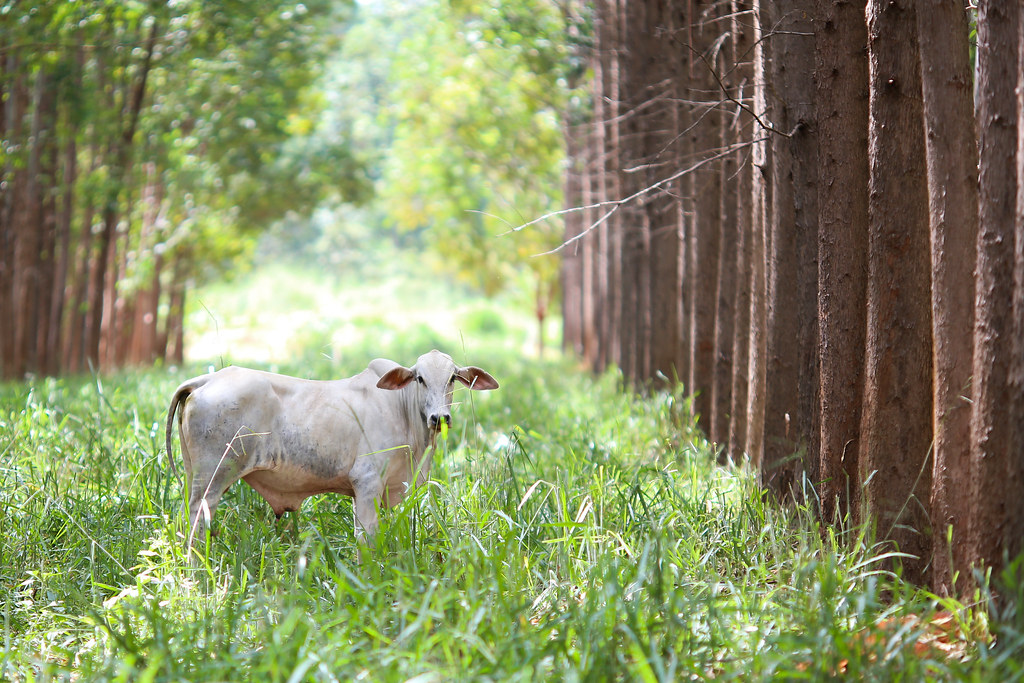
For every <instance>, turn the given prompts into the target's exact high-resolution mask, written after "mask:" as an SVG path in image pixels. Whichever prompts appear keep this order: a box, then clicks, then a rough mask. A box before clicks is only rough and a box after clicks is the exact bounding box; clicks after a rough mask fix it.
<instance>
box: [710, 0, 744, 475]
mask: <svg viewBox="0 0 1024 683" xmlns="http://www.w3.org/2000/svg"><path fill="white" fill-rule="evenodd" d="M728 7H729V9H730V10H731V9H732V4H731V3H730V5H729V6H728ZM729 13H730V14H731V11H730V12H729ZM729 28H730V31H729V40H728V41H727V42H726V44H725V46H724V47H725V49H724V54H723V55H722V59H721V60H720V61H719V67H718V82H719V83H720V84H721V85H720V87H723V86H724V88H725V89H726V90H727V92H725V93H722V97H723V99H727V98H732V99H736V98H737V95H738V94H739V92H740V91H741V86H740V84H739V83H737V82H736V76H738V72H737V70H736V60H737V51H736V47H737V46H736V36H735V35H734V34H733V32H732V31H733V29H734V28H735V27H734V25H732V24H730V26H729ZM731 110H732V107H731V106H728V107H727V108H725V111H724V113H723V115H722V116H720V118H719V123H720V125H721V129H720V133H719V137H720V139H721V141H722V143H721V144H722V149H728V148H729V147H732V146H734V145H735V144H736V143H737V142H739V132H740V131H739V127H738V123H739V118H738V112H737V113H735V114H734V113H733V111H731ZM737 157H738V153H733V154H729V155H727V156H725V157H723V158H722V161H721V167H720V174H721V175H720V178H719V190H720V192H721V194H720V197H719V201H720V202H721V207H720V208H719V215H720V216H721V219H720V221H719V232H718V244H719V249H718V265H717V269H716V270H717V274H718V281H717V284H716V286H715V334H714V347H715V351H714V353H715V367H714V377H712V383H711V420H710V422H711V440H712V442H713V443H717V444H718V445H719V448H720V450H719V451H718V458H719V461H720V462H723V463H724V462H725V461H726V460H727V459H728V440H729V416H730V414H731V412H732V377H733V344H734V341H735V340H734V337H735V330H736V290H737V272H736V264H737V260H738V258H739V255H738V248H739V235H738V232H737V231H738V225H737V222H738V213H737V212H738V209H739V207H738V206H737V204H736V195H737V192H738V188H737V185H738V182H739V176H738V174H737Z"/></svg>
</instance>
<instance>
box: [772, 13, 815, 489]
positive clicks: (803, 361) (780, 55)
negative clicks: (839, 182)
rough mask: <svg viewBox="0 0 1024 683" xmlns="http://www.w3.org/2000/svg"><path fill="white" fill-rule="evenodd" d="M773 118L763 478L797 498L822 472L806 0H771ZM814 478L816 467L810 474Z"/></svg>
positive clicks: (811, 62)
mask: <svg viewBox="0 0 1024 683" xmlns="http://www.w3.org/2000/svg"><path fill="white" fill-rule="evenodd" d="M772 12H773V18H775V22H774V24H773V26H774V28H775V31H776V33H775V34H774V35H771V36H769V38H768V40H769V41H771V50H772V60H771V62H770V64H771V68H770V70H769V79H770V80H769V84H770V85H769V92H770V93H771V95H772V96H773V98H774V101H773V102H770V103H769V120H770V121H771V124H772V127H773V129H774V130H775V134H774V136H773V137H772V140H771V144H772V187H773V192H772V221H771V224H770V230H771V242H770V244H769V248H768V251H767V254H768V271H767V285H768V289H767V299H766V300H767V311H768V312H767V332H768V334H767V361H768V364H767V368H766V370H767V373H766V382H765V411H764V431H765V433H764V461H763V462H762V464H761V483H762V485H763V486H764V487H765V488H767V489H768V490H770V491H772V492H773V493H774V494H775V495H776V496H777V497H778V498H779V499H785V498H788V497H791V496H793V497H797V498H798V499H799V495H800V492H801V490H802V484H803V482H802V481H801V478H802V475H803V473H804V470H805V469H807V470H809V471H810V472H812V473H813V472H816V471H817V454H818V447H817V444H818V439H819V435H818V434H817V420H816V416H817V394H816V389H817V374H818V373H817V367H818V364H817V320H818V316H817V279H818V276H817V260H818V255H817V222H818V216H817V190H816V186H815V182H816V176H817V154H818V152H817V133H816V130H815V122H814V104H813V102H814V83H813V80H812V74H813V72H814V39H813V26H812V25H811V21H810V18H811V17H813V16H814V8H813V3H812V2H810V1H809V0H786V1H785V2H776V3H773V5H772ZM814 479H815V477H814V475H813V474H811V480H812V481H813V480H814Z"/></svg>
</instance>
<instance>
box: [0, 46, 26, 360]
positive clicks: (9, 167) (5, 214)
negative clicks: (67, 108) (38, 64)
mask: <svg viewBox="0 0 1024 683" xmlns="http://www.w3.org/2000/svg"><path fill="white" fill-rule="evenodd" d="M0 60H3V61H4V76H5V81H4V83H5V89H6V92H5V95H6V97H0V106H2V107H3V133H4V135H3V139H4V140H21V139H22V138H23V137H24V135H23V133H22V128H23V125H24V124H23V118H24V115H25V109H26V100H27V99H28V93H27V90H26V88H25V79H24V76H23V75H22V73H21V67H20V60H19V59H18V51H17V49H16V48H14V47H10V52H8V53H6V54H0ZM21 153H22V154H23V152H21ZM15 161H16V157H15V154H9V155H5V158H4V169H3V172H4V178H6V179H7V183H8V189H7V190H6V191H5V192H2V193H0V201H2V203H0V319H2V320H4V321H5V324H4V325H0V370H2V372H3V377H5V378H18V377H21V376H22V375H23V374H24V370H25V368H24V359H23V358H22V354H21V350H20V348H19V347H18V345H17V340H16V337H15V330H16V329H17V328H16V326H15V325H14V324H8V323H13V321H14V319H15V312H16V311H17V310H18V303H17V299H16V290H17V281H18V280H17V278H18V273H17V257H18V255H19V254H18V251H17V250H18V232H19V226H18V221H19V220H20V219H21V217H20V215H19V212H20V210H21V206H22V205H21V202H19V199H20V198H21V197H22V194H23V193H22V185H23V177H24V171H22V170H19V169H18V165H17V164H16V163H15Z"/></svg>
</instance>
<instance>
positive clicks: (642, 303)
mask: <svg viewBox="0 0 1024 683" xmlns="http://www.w3.org/2000/svg"><path fill="white" fill-rule="evenodd" d="M647 5H648V3H647V2H641V1H639V0H636V1H634V2H628V3H622V10H621V15H620V16H621V26H622V33H621V39H622V41H623V43H622V45H623V50H622V53H623V56H622V58H621V71H620V83H621V86H620V87H621V90H620V92H621V98H622V101H623V102H624V111H622V125H621V126H620V130H621V134H620V141H619V153H620V167H619V169H618V177H619V187H620V188H621V189H620V192H621V195H620V197H632V196H635V195H637V194H638V193H640V192H641V190H643V189H644V186H645V184H646V181H647V173H646V172H645V169H646V168H647V166H648V164H649V161H650V160H649V159H648V158H647V156H646V152H647V144H646V143H647V141H646V131H647V130H648V129H649V127H650V121H649V112H650V107H649V106H648V105H649V99H648V98H649V97H650V93H649V89H648V88H649V82H648V80H647V79H648V77H649V75H650V74H649V72H648V60H649V59H650V55H651V48H652V47H653V41H652V40H651V36H650V34H649V33H648V30H647V21H648V17H649V8H648V6H647ZM649 202H650V194H649V193H644V194H642V195H641V196H639V197H638V198H637V199H636V200H634V201H631V202H629V203H628V204H626V205H624V206H623V207H622V209H621V210H620V212H619V214H620V215H621V224H620V225H621V229H622V251H621V256H620V259H619V261H620V263H621V264H622V265H621V278H622V279H621V282H620V287H619V291H620V294H619V297H620V309H619V319H618V328H619V329H618V337H619V339H620V340H621V342H620V347H619V354H620V355H619V359H618V364H619V367H620V368H621V369H622V372H623V375H624V376H625V377H626V379H627V380H629V381H631V382H632V383H633V385H634V386H639V385H640V384H641V383H642V382H643V381H644V380H645V379H646V378H647V372H648V367H649V362H648V349H649V342H650V295H651V287H650V270H649V268H648V264H649V262H650V248H651V243H650V230H651V226H650V216H649V215H648V207H649Z"/></svg>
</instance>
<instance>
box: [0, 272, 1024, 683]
mask: <svg viewBox="0 0 1024 683" xmlns="http://www.w3.org/2000/svg"><path fill="white" fill-rule="evenodd" d="M259 282H260V280H259V279H258V278H257V279H256V280H253V281H252V283H250V284H252V285H253V287H256V288H255V289H254V288H253V287H248V288H247V293H243V296H244V297H248V299H247V301H248V302H249V304H248V305H246V306H244V308H242V307H239V305H238V304H235V303H232V301H233V299H232V298H231V297H234V296H238V295H239V294H238V292H239V291H240V288H239V287H237V286H236V287H234V288H225V290H224V291H222V292H215V291H207V292H203V293H200V295H199V298H200V299H201V300H202V301H203V302H204V305H201V306H196V308H195V312H194V314H193V315H197V316H198V315H201V314H202V313H203V312H206V315H208V316H211V319H214V320H216V321H217V324H216V325H215V326H214V327H215V328H219V330H220V331H219V334H220V335H221V336H220V337H219V339H220V341H221V342H222V343H224V345H225V346H224V348H225V349H228V348H230V347H231V344H232V343H233V341H234V340H233V339H232V338H231V337H229V336H228V335H230V334H235V332H233V330H235V329H243V328H245V325H243V324H241V323H238V324H237V326H236V323H235V322H234V321H232V320H229V319H228V318H227V317H226V316H223V314H221V313H219V311H222V310H236V311H241V310H247V311H250V312H247V313H246V314H245V315H253V316H254V319H253V320H252V321H251V322H252V326H251V327H250V328H249V329H264V330H274V329H275V325H277V324H278V321H277V320H276V319H275V317H274V316H276V314H277V310H278V308H277V307H278V306H283V307H284V308H291V309H294V310H299V309H300V308H302V306H303V305H304V306H305V307H306V308H307V309H308V308H309V307H310V306H311V305H312V304H311V303H310V301H306V302H305V304H303V303H302V301H300V299H302V298H303V297H307V298H308V297H313V300H312V301H313V302H314V303H317V304H318V306H319V305H325V306H326V308H319V307H318V308H314V309H313V310H317V311H323V312H322V313H321V314H319V315H317V316H313V318H312V319H310V320H307V321H305V322H302V323H301V324H298V323H295V322H294V321H293V322H292V323H290V324H289V325H290V327H289V329H285V330H276V331H275V332H274V333H275V334H280V335H281V336H283V337H284V338H285V341H283V342H280V343H281V344H282V345H283V346H282V348H283V350H284V355H282V356H278V360H277V363H276V365H275V366H274V367H275V369H278V370H280V371H282V372H288V373H293V374H298V375H302V376H309V377H320V378H326V377H331V376H338V375H341V374H348V373H350V372H355V371H357V370H359V369H360V368H361V367H362V366H363V365H364V364H365V362H366V360H368V359H369V358H371V357H373V356H376V355H389V356H390V357H393V358H395V359H396V360H399V361H402V362H410V361H411V359H412V358H414V357H415V356H416V355H418V354H419V353H421V352H422V351H423V350H426V349H427V348H429V347H431V346H439V347H441V348H447V349H448V350H449V351H450V352H451V353H452V354H453V355H454V356H455V357H456V359H457V360H458V361H460V362H470V363H474V364H478V365H481V366H483V367H485V368H486V369H487V370H489V371H490V372H492V373H493V374H494V375H495V376H496V377H497V378H498V379H499V381H500V382H501V384H502V387H501V389H500V390H499V391H497V392H491V393H487V394H479V395H477V394H474V395H473V396H472V397H471V396H469V395H468V392H462V393H460V394H459V395H458V396H457V397H456V400H457V401H462V403H461V405H459V406H458V407H457V409H456V411H455V416H454V418H455V426H454V427H453V429H452V431H451V433H450V435H449V440H448V442H447V443H446V444H444V451H443V453H442V454H441V456H440V457H439V458H437V459H436V460H435V468H434V470H433V472H432V475H433V476H432V479H433V481H432V482H431V483H429V484H428V485H426V486H423V487H421V488H420V489H418V490H416V491H415V492H414V494H413V495H411V496H410V497H409V498H408V499H407V500H406V501H405V502H403V503H402V504H401V505H399V506H398V507H397V508H395V509H392V510H390V511H388V512H386V513H385V514H383V515H382V527H381V533H380V538H379V542H378V545H377V547H376V548H374V549H373V550H372V551H369V552H366V553H365V556H364V558H363V561H362V562H359V561H358V560H357V559H356V558H357V547H356V543H355V540H354V538H353V535H352V506H351V503H350V501H349V499H347V498H344V497H342V496H321V497H318V498H313V499H310V500H308V501H306V503H305V504H304V506H303V510H302V513H301V515H287V516H286V517H285V518H284V519H283V520H282V521H281V522H275V519H274V516H273V514H272V513H271V511H270V509H269V507H268V506H267V505H266V503H265V502H264V501H263V500H262V499H261V498H259V496H258V495H256V494H255V492H254V491H252V490H251V489H249V488H248V487H247V486H245V485H244V484H238V485H236V486H235V487H234V488H232V489H231V490H230V491H229V492H228V494H227V496H226V497H225V500H224V502H223V503H222V504H221V508H220V509H219V511H218V521H217V524H218V526H219V529H220V534H219V535H218V536H217V537H216V538H215V539H214V541H213V543H212V546H211V547H210V548H209V554H208V557H207V563H206V565H205V566H203V567H193V566H190V565H189V563H188V562H187V561H186V559H185V558H184V557H183V553H182V544H183V538H184V533H185V529H184V516H183V514H182V492H181V486H180V484H179V482H178V481H177V480H176V479H175V478H174V476H173V475H172V474H171V472H170V470H169V468H168V463H167V456H166V454H165V453H164V450H163V421H164V418H165V412H166V405H167V400H168V397H169V395H170V392H171V391H173V388H174V387H175V386H176V384H177V383H178V382H180V381H181V380H182V379H183V378H185V377H187V376H189V375H191V374H196V373H198V372H202V371H203V369H204V368H205V367H206V366H207V365H208V364H213V365H219V364H220V363H221V362H233V361H235V360H239V359H238V358H235V357H232V356H228V355H226V354H225V353H224V352H223V351H216V350H215V351H214V352H213V353H212V354H211V355H212V356H214V358H215V360H213V361H209V360H206V361H204V362H198V361H197V362H195V363H194V364H192V366H190V367H188V368H182V369H170V370H168V369H155V370H149V371H142V372H134V373H123V374H119V375H116V376H112V377H106V378H102V379H96V378H91V377H82V378H74V379H65V380H36V381H32V382H27V383H17V384H8V385H3V386H2V388H0V492H2V495H0V525H2V527H0V528H2V530H3V531H2V534H0V604H2V605H3V615H2V618H3V637H4V641H3V642H4V646H3V651H2V654H0V678H4V679H10V680H72V679H74V680H124V681H137V680H192V681H199V680H239V679H242V678H245V679H255V678H257V677H262V678H264V679H265V680H274V681H277V680H281V681H288V680H296V681H297V680H323V681H332V680H351V679H353V678H359V679H365V680H405V679H408V678H411V677H414V676H418V677H421V678H418V679H417V680H421V681H427V680H436V681H441V680H487V679H490V680H523V681H526V680H543V679H546V678H549V677H551V678H553V679H554V680H580V679H600V680H642V681H653V680H685V679H696V680H703V679H739V680H788V679H801V680H828V679H833V678H846V677H849V678H851V679H855V680H926V679H938V680H979V681H980V680H1012V679H1015V678H1019V677H1020V676H1021V675H1022V669H1021V667H1022V664H1021V662H1022V657H1021V655H1022V653H1024V616H1021V615H1019V614H1017V612H1016V611H1015V610H1013V609H1006V610H1004V612H1003V613H1002V614H1001V615H1000V616H999V618H997V619H995V620H993V621H989V620H987V619H986V618H984V617H982V616H980V614H979V612H978V611H976V610H973V609H963V608H962V607H961V606H960V605H958V604H956V603H952V602H950V601H943V600H940V599H938V598H936V597H934V596H930V595H928V594H925V593H922V592H920V591H918V590H916V589H913V588H911V587H909V586H907V585H905V584H904V583H903V582H902V581H900V579H899V577H898V576H896V575H894V574H892V573H890V572H888V571H886V569H885V566H886V563H885V560H886V553H884V552H883V550H882V549H880V548H877V547H875V546H873V545H872V544H871V542H870V540H869V539H867V538H865V535H864V534H863V533H860V532H859V531H858V530H851V531H850V532H849V533H848V536H847V537H844V538H835V537H833V536H825V537H824V538H823V537H822V535H821V533H820V532H819V528H818V526H817V525H816V524H815V522H814V521H813V519H814V515H813V514H811V513H810V512H808V511H806V510H780V509H778V508H776V507H774V506H773V505H771V504H768V503H766V502H765V501H764V499H763V497H762V496H761V494H760V491H759V490H758V488H757V486H756V478H755V476H754V475H753V474H752V473H751V472H750V471H748V470H747V469H746V468H743V467H728V468H723V467H719V466H717V465H716V464H715V457H714V453H713V452H712V450H711V448H710V447H709V445H708V444H707V443H706V442H705V441H704V440H703V439H702V438H701V437H700V435H699V434H698V433H697V432H696V431H695V430H694V428H693V422H692V419H691V416H690V414H689V404H688V402H687V401H686V400H685V399H684V398H683V397H682V395H681V394H680V393H679V392H674V393H673V392H663V393H659V394H655V395H652V396H648V397H637V396H633V395H629V394H626V393H623V392H622V391H621V390H620V386H619V378H618V376H617V375H616V374H615V373H608V374H607V375H605V376H602V377H597V378H594V377H592V376H590V375H588V374H587V373H584V372H582V371H580V370H579V369H578V368H577V367H576V366H575V364H574V363H572V362H570V361H568V360H566V359H563V358H557V359H550V360H547V361H544V362H541V361H538V360H536V359H534V358H531V357H529V356H528V355H526V354H525V353H524V352H523V349H524V348H532V344H531V341H530V340H529V338H528V333H527V332H526V331H525V330H527V329H529V325H530V324H531V322H530V321H529V318H528V316H526V317H525V318H524V317H523V316H522V315H521V314H517V313H515V311H514V310H511V309H510V307H508V306H506V305H504V304H503V303H502V302H497V303H494V302H491V303H485V302H481V301H475V300H473V299H472V298H469V297H468V296H463V295H458V294H453V293H452V290H450V288H449V289H448V290H446V291H439V292H436V296H438V297H442V299H441V300H442V301H443V305H439V306H438V307H437V309H438V310H443V311H444V314H443V315H444V316H448V317H447V318H445V317H442V316H441V314H437V316H436V317H435V316H432V315H427V317H426V318H423V317H420V316H421V315H423V314H424V312H425V310H426V309H425V307H424V306H423V305H422V304H421V303H420V302H422V301H423V300H424V298H425V297H424V295H429V296H428V297H426V300H435V292H434V290H430V289H427V288H426V285H425V284H422V283H421V284H420V285H419V286H416V284H415V283H413V286H412V290H411V292H412V293H417V294H418V296H416V297H415V298H403V297H407V296H408V293H403V294H402V296H399V297H397V298H391V299H389V298H388V297H387V296H386V293H385V292H383V291H382V290H374V289H370V290H363V292H362V294H360V293H359V291H356V289H355V288H354V287H350V288H349V289H350V291H349V293H348V295H346V296H350V297H351V300H350V301H349V300H343V299H341V298H338V297H340V296H341V295H340V294H337V292H336V291H335V290H332V289H330V288H327V290H323V291H321V290H317V289H315V288H314V286H313V283H307V284H302V283H298V284H297V286H296V287H294V291H289V288H288V287H285V286H283V285H282V286H278V287H275V288H272V289H270V290H268V291H269V292H270V293H269V294H266V298H265V299H260V298H259V296H260V295H259V294H258V287H264V286H265V285H262V284H258V283H259ZM367 284H369V285H372V283H369V282H368V283H367ZM403 286H404V285H403ZM232 290H233V292H234V293H232ZM331 292H334V294H332V293H331ZM402 300H404V301H415V302H416V305H415V306H412V307H410V308H411V310H410V308H406V307H404V306H402V304H401V301H402ZM360 301H361V302H364V304H365V303H366V302H370V303H371V304H373V305H371V306H364V309H365V310H363V309H360V310H361V311H362V312H361V313H360V315H365V318H357V317H355V313H354V311H355V310H356V308H357V307H356V304H355V303H352V302H360ZM332 307H334V308H333V309H332ZM331 310H334V311H335V312H334V313H331ZM251 311H257V313H255V314H254V313H251ZM367 311H369V312H367ZM427 313H429V311H427ZM239 315H242V314H241V313H239ZM266 316H269V318H270V319H269V320H267V318H266ZM346 321H347V323H348V324H350V325H352V328H351V329H352V330H353V331H351V332H345V333H340V332H339V329H345V328H339V325H342V324H343V323H345V322H346ZM436 322H442V323H444V324H442V325H434V323H436ZM195 329H197V330H198V325H197V326H195ZM198 331H199V332H201V333H202V334H210V332H202V331H201V330H198ZM212 334H215V335H216V334H218V332H216V331H214V332H213V333H212ZM257 337H258V335H257ZM215 339H216V337H215ZM274 343H278V342H274ZM552 355H553V354H552ZM218 356H223V358H218ZM176 453H177V450H176ZM1016 590H1017V593H1016V595H1017V596H1018V597H1019V594H1020V589H1016ZM1008 595H1010V596H1011V597H1012V595H1014V594H1013V593H1009V594H1008ZM1007 604H1015V603H1013V601H1012V600H1010V601H1008V603H1007ZM1016 604H1019V602H1018V603H1016Z"/></svg>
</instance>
